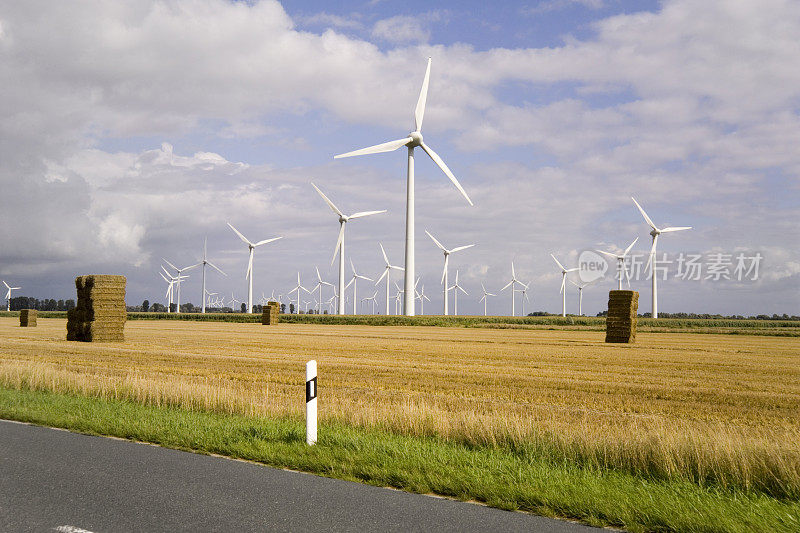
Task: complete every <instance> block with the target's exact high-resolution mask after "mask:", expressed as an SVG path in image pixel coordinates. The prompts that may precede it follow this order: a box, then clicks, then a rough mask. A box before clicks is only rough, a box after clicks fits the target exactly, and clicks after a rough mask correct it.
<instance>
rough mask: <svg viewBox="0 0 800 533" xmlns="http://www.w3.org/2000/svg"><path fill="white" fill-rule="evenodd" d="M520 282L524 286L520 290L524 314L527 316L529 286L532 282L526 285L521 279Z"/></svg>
mask: <svg viewBox="0 0 800 533" xmlns="http://www.w3.org/2000/svg"><path fill="white" fill-rule="evenodd" d="M519 284H520V285H522V288H521V289H518V292H521V293H522V316H525V302H530V300H529V299H528V287H530V286H531V282H530V281H529V282H528V284H527V285H526V284H524V283H522V282H521V281H520V282H519Z"/></svg>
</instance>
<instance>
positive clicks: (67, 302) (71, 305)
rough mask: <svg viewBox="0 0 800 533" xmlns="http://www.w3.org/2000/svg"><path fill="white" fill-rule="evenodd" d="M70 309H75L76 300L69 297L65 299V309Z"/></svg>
mask: <svg viewBox="0 0 800 533" xmlns="http://www.w3.org/2000/svg"><path fill="white" fill-rule="evenodd" d="M70 309H75V300H72V299H69V300H65V301H64V310H65V311H69V310H70Z"/></svg>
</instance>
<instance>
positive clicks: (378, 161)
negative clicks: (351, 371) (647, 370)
mask: <svg viewBox="0 0 800 533" xmlns="http://www.w3.org/2000/svg"><path fill="white" fill-rule="evenodd" d="M798 35H800V3H798V2H795V1H789V0H786V1H782V0H758V1H755V0H752V1H750V0H738V1H730V0H726V1H707V2H697V1H695V0H665V1H661V2H647V1H634V2H624V1H615V0H542V1H530V2H503V3H501V5H500V6H497V5H493V4H490V3H486V2H472V1H460V2H438V3H436V4H435V6H433V5H432V4H431V3H430V2H425V3H422V2H403V3H397V2H386V1H380V0H377V1H376V0H373V1H353V2H347V1H345V2H336V3H330V2H317V1H296V2H291V3H286V4H281V3H279V2H275V1H269V0H265V1H248V2H231V1H224V0H180V1H178V0H176V1H142V0H139V1H135V2H133V1H131V2H126V1H119V2H100V1H96V2H91V1H76V2H69V3H67V2H49V1H29V2H14V1H10V0H3V1H0V72H2V79H3V80H5V81H4V83H3V84H2V85H0V186H1V187H2V196H0V204H1V205H2V208H0V278H2V279H3V280H5V281H7V282H8V283H9V285H13V286H21V287H22V289H21V290H20V291H17V292H15V294H14V295H15V296H17V295H24V296H32V297H37V298H56V299H59V298H64V299H66V298H74V297H75V290H74V278H75V276H77V275H82V274H89V273H113V274H124V275H125V276H127V278H128V287H127V291H128V292H127V302H128V304H129V305H136V304H139V303H141V301H142V300H144V299H149V300H150V301H151V302H156V301H158V302H161V303H164V302H165V299H164V292H165V290H166V284H165V283H164V282H163V280H162V279H161V278H160V277H159V276H158V270H159V267H160V265H161V264H162V258H166V259H167V260H169V261H170V262H172V263H174V264H176V265H178V266H187V265H191V264H194V263H196V262H197V261H199V260H200V259H201V256H202V247H203V241H204V239H205V238H207V239H208V259H209V260H210V261H212V262H213V263H214V264H215V265H217V266H219V267H220V268H221V269H222V270H224V271H225V272H226V273H227V274H228V276H227V277H225V276H221V275H219V274H217V273H215V272H209V273H208V280H207V283H208V288H209V290H211V291H213V292H218V293H220V294H222V295H224V296H225V298H226V300H229V299H230V298H231V295H232V293H233V294H234V295H235V296H236V298H237V299H238V300H242V299H243V298H244V297H245V296H246V287H247V285H246V281H245V279H244V276H245V270H246V268H247V247H246V245H244V243H242V242H241V241H240V240H239V239H238V237H237V236H236V235H235V234H234V233H233V232H232V231H231V230H230V229H229V228H228V226H227V225H226V223H227V222H229V223H231V224H233V225H234V226H236V227H237V228H238V229H239V230H240V231H241V232H242V233H243V234H244V235H245V236H247V237H248V238H250V239H251V240H253V241H256V240H261V239H267V238H271V237H276V236H282V237H283V238H282V239H280V240H279V241H276V242H274V243H270V244H267V245H264V246H262V247H259V248H258V249H257V250H256V254H255V263H254V265H255V267H254V293H255V296H256V298H260V297H261V295H262V293H263V294H266V295H267V296H269V295H270V294H271V293H272V291H275V294H276V295H277V294H284V295H285V294H286V293H287V292H288V291H289V289H291V288H292V287H293V286H294V285H295V283H296V278H297V273H298V271H299V272H300V275H301V279H302V281H303V284H304V285H305V286H307V287H308V288H311V287H312V286H313V285H314V284H315V283H316V273H315V271H314V269H315V267H319V270H320V272H321V274H322V276H323V278H324V279H325V280H327V281H331V282H333V281H334V278H335V277H336V265H333V266H332V265H331V257H332V253H333V248H334V245H335V242H336V236H337V232H338V220H337V217H336V216H335V215H334V214H333V213H332V212H331V211H330V210H329V209H328V207H327V206H326V205H325V203H324V202H323V201H322V199H321V198H320V197H319V196H318V195H317V194H316V192H315V191H314V190H313V188H312V187H311V185H310V184H311V182H312V181H313V182H314V183H315V184H316V185H317V186H318V187H320V189H321V190H323V191H324V192H325V193H326V194H327V195H328V196H329V197H330V198H331V200H333V201H334V202H335V203H336V204H337V205H338V206H339V207H340V208H341V209H342V210H343V211H344V212H346V213H352V212H356V211H367V210H382V209H386V210H387V213H385V214H381V215H375V216H372V217H365V218H363V219H358V220H354V221H352V222H350V223H348V227H347V260H348V263H349V261H350V259H352V260H353V261H354V263H355V265H356V268H357V270H358V271H359V273H360V274H364V275H366V276H369V277H372V278H374V279H377V277H378V276H379V275H380V274H381V272H382V267H383V259H382V257H381V253H380V248H379V246H378V243H379V242H380V243H382V244H383V246H384V247H385V248H386V251H387V254H388V255H389V259H390V261H392V262H393V263H394V264H400V265H402V264H403V253H404V252H403V246H404V244H403V243H404V233H405V195H406V191H405V185H406V183H405V174H406V156H405V153H404V150H402V149H401V150H398V151H397V152H392V153H385V154H378V155H370V156H363V157H354V158H346V159H337V160H334V159H333V156H334V155H336V154H340V153H343V152H348V151H350V150H354V149H357V148H362V147H365V146H370V145H373V144H378V143H381V142H385V141H389V140H393V139H398V138H402V137H403V136H405V135H407V133H408V132H409V131H411V130H413V125H414V121H413V110H414V107H415V105H416V102H417V98H418V95H419V90H420V86H421V83H422V78H423V75H424V73H425V66H426V61H427V58H428V57H431V58H432V67H431V77H430V90H429V93H428V100H427V109H426V114H425V123H424V128H423V134H424V135H425V142H426V143H427V144H429V145H430V146H431V147H432V148H433V149H434V150H436V152H437V153H438V154H439V155H440V156H442V158H443V159H444V161H445V162H446V163H447V165H448V166H449V167H450V168H451V169H452V171H453V172H454V174H455V175H456V176H457V177H458V179H459V181H460V182H461V184H462V185H463V186H464V188H465V189H466V191H467V192H468V194H469V196H470V197H471V198H472V200H473V201H474V204H475V205H474V206H469V205H468V204H467V202H466V201H465V200H464V199H463V197H462V196H461V195H460V194H459V192H458V191H457V190H456V188H455V187H454V186H453V185H452V184H451V183H450V181H449V180H448V179H447V177H446V176H445V175H444V174H443V173H442V172H441V171H440V170H439V169H438V168H437V167H436V166H435V165H434V164H433V162H432V161H430V160H429V159H428V158H427V156H425V154H424V153H422V152H421V151H417V153H418V155H417V158H416V161H417V165H416V174H417V186H416V198H417V202H416V203H417V205H416V224H417V232H416V262H417V274H418V275H421V276H422V279H421V281H420V286H422V285H423V284H424V286H425V293H426V294H427V295H428V296H429V297H430V298H431V301H430V302H426V305H425V312H426V314H429V313H433V312H436V313H439V312H441V308H442V289H441V285H440V277H441V269H442V264H443V256H442V254H441V252H440V251H439V250H438V248H436V246H435V245H434V244H433V242H432V241H431V240H430V239H429V238H428V237H427V236H426V235H425V230H428V231H430V232H431V233H432V234H433V235H435V236H436V238H437V239H439V240H440V241H441V242H442V244H444V245H445V246H446V247H448V248H453V247H457V246H462V245H467V244H473V243H474V244H475V246H474V247H473V248H470V249H468V250H464V251H461V252H458V253H455V254H453V255H452V256H451V261H450V278H451V280H452V279H453V277H454V274H455V271H456V270H458V271H459V282H460V285H462V286H463V287H464V289H465V290H466V291H467V292H468V293H469V295H464V294H461V296H460V298H459V312H460V313H462V314H464V313H471V314H478V313H482V312H483V304H482V303H479V301H478V300H479V298H480V296H481V294H482V289H481V284H484V285H485V287H486V289H487V290H488V291H490V292H492V293H494V294H497V295H498V296H494V297H489V299H488V312H489V313H490V314H510V307H511V300H510V298H511V295H510V292H509V290H508V289H506V290H505V291H503V292H500V289H501V287H502V286H503V285H505V284H506V283H507V282H508V281H509V280H510V276H511V263H512V261H513V263H514V268H515V272H516V275H517V278H518V279H519V280H520V281H522V282H524V283H530V288H529V290H528V293H527V295H528V298H529V299H530V301H528V302H526V304H525V310H526V312H530V311H548V312H552V313H557V312H560V309H561V296H560V294H559V288H560V284H561V273H560V271H559V268H558V266H557V265H556V264H555V262H554V261H553V259H552V258H551V257H550V254H551V253H552V254H554V255H555V256H556V257H557V258H558V260H559V261H560V262H561V263H562V264H564V265H565V266H566V267H567V268H572V267H575V266H578V264H579V263H580V264H583V265H584V266H586V265H594V267H596V268H600V267H599V266H598V263H597V258H598V256H597V255H596V253H595V252H593V250H597V249H600V250H605V251H610V252H620V251H621V250H622V249H624V248H626V247H627V246H628V244H630V243H631V242H632V241H633V240H634V239H635V238H637V237H638V238H639V240H638V241H637V243H636V245H635V246H634V248H633V251H632V254H634V258H635V261H638V263H637V264H638V266H637V267H636V268H637V269H638V270H640V271H641V272H642V273H641V275H634V277H633V280H632V288H633V289H635V290H638V291H640V293H641V297H640V312H647V311H650V295H651V290H650V281H649V280H648V279H646V277H647V276H646V275H645V274H646V272H647V270H646V269H644V268H643V263H644V262H645V261H646V256H647V254H648V251H649V247H650V236H649V235H648V232H649V231H650V228H649V227H648V226H647V224H646V222H645V221H644V219H643V217H642V216H641V214H640V213H639V211H638V210H637V208H636V206H635V205H634V203H633V201H632V200H631V197H632V196H633V197H635V198H636V200H637V201H638V202H639V203H640V204H641V205H642V206H643V207H644V209H645V210H646V212H647V213H648V215H649V216H650V217H651V218H652V219H653V221H654V222H655V224H656V225H658V226H659V227H664V226H692V229H691V230H686V231H681V232H674V233H667V234H663V235H662V236H661V237H659V241H658V255H657V257H658V258H659V263H658V264H659V266H660V268H661V269H662V270H661V275H662V276H663V278H664V279H661V278H659V311H660V312H681V311H682V312H695V313H720V314H743V315H754V314H761V313H766V314H773V313H778V314H783V313H788V314H795V315H797V314H800V246H798V244H800V237H798V236H799V235H800V222H799V220H800V179H798V178H800V149H798V146H799V144H798V142H799V141H800V69H798V68H797V65H800V40H799V39H798V38H797V36H798ZM593 254H594V255H593ZM599 257H602V256H599ZM690 264H691V265H694V266H693V267H692V268H688V265H690ZM587 268H588V267H587ZM614 268H615V266H614V264H611V263H609V264H608V266H607V269H608V270H607V271H606V272H605V275H604V277H600V278H598V279H595V280H594V282H593V283H592V284H590V285H588V286H587V287H586V288H585V290H584V291H583V292H584V295H583V312H584V313H585V314H591V315H594V314H596V313H598V312H600V311H602V310H604V309H605V306H606V302H607V298H608V295H607V291H608V290H610V289H613V288H615V287H616V281H614V280H613V279H612V278H613V271H614ZM347 270H348V272H347V277H348V278H349V277H350V269H349V267H348V269H347ZM189 274H190V277H189V279H188V280H187V281H186V282H185V284H184V286H183V289H182V293H183V296H182V301H184V302H185V301H191V302H192V303H195V304H197V305H199V303H200V298H201V296H200V293H201V285H200V275H199V272H198V271H197V270H195V271H192V272H190V273H189ZM593 277H594V276H588V277H587V276H586V275H584V276H583V277H581V276H578V275H576V274H574V273H571V274H570V278H569V279H570V281H574V282H577V283H583V282H585V281H590V280H591V278H593ZM728 278H729V279H728ZM395 279H396V280H397V281H398V282H400V284H401V285H402V280H401V279H400V277H399V276H395ZM371 285H372V284H370V283H368V282H363V283H359V285H358V288H359V295H358V298H359V299H361V298H363V297H366V296H370V295H372V293H373V292H374V290H375V289H380V290H379V292H378V302H379V303H380V304H381V305H380V306H379V308H380V309H382V308H383V286H380V287H376V288H372V286H371ZM567 290H568V292H567V312H569V313H576V312H577V305H578V303H577V289H576V287H575V286H573V285H572V284H570V283H568V284H567ZM327 292H328V294H325V295H324V297H325V298H328V297H329V296H330V294H329V292H330V291H329V290H328V291H327ZM394 292H395V291H394V289H393V290H392V293H394ZM349 297H350V298H352V296H349ZM518 298H521V296H519V295H518ZM303 299H304V300H311V298H310V297H308V296H307V295H305V296H304V298H303ZM451 306H452V302H451ZM520 307H521V302H520V301H519V300H518V303H517V313H519V311H520ZM393 309H394V307H393V306H392V310H393Z"/></svg>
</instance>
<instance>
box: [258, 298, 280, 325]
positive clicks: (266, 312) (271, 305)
mask: <svg viewBox="0 0 800 533" xmlns="http://www.w3.org/2000/svg"><path fill="white" fill-rule="evenodd" d="M279 312H280V305H279V304H278V302H267V305H265V306H264V307H263V308H262V311H261V324H262V325H263V326H270V325H272V324H277V323H278V314H279Z"/></svg>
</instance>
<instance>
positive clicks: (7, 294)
mask: <svg viewBox="0 0 800 533" xmlns="http://www.w3.org/2000/svg"><path fill="white" fill-rule="evenodd" d="M3 285H5V286H6V289H8V292H7V293H6V311H11V291H16V290H18V289H21V288H22V287H9V286H8V283H6V282H5V281H3Z"/></svg>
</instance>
